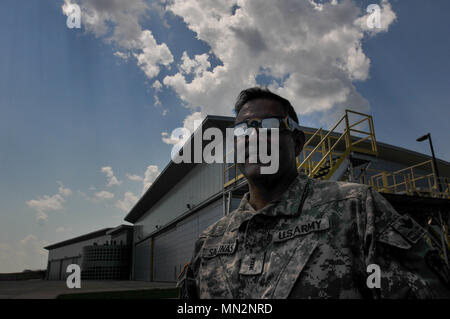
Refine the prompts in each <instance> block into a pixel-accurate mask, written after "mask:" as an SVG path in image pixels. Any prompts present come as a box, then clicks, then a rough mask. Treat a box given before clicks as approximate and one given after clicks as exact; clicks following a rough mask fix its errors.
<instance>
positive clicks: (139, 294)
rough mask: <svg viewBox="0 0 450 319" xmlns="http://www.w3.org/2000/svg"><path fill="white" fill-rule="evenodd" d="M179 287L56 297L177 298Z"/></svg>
mask: <svg viewBox="0 0 450 319" xmlns="http://www.w3.org/2000/svg"><path fill="white" fill-rule="evenodd" d="M178 293H179V288H167V289H143V290H125V291H103V292H88V293H79V294H63V295H59V296H58V297H56V299H166V298H178Z"/></svg>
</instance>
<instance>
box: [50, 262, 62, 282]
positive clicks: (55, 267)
mask: <svg viewBox="0 0 450 319" xmlns="http://www.w3.org/2000/svg"><path fill="white" fill-rule="evenodd" d="M49 268H50V269H49V271H48V280H59V279H60V278H59V273H60V270H61V260H60V259H58V260H53V261H50V262H49Z"/></svg>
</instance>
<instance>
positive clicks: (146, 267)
mask: <svg viewBox="0 0 450 319" xmlns="http://www.w3.org/2000/svg"><path fill="white" fill-rule="evenodd" d="M150 258H151V238H149V239H146V240H144V241H143V242H141V243H139V244H137V245H136V246H135V247H134V265H133V279H134V280H144V281H149V280H150Z"/></svg>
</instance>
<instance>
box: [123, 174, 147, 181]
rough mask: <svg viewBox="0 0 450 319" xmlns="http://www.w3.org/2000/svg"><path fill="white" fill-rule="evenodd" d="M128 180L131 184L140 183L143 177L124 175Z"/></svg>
mask: <svg viewBox="0 0 450 319" xmlns="http://www.w3.org/2000/svg"><path fill="white" fill-rule="evenodd" d="M126 175H127V177H128V179H129V180H130V181H133V182H142V181H143V180H144V178H143V177H141V176H139V175H135V174H126Z"/></svg>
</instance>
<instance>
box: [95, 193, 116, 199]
mask: <svg viewBox="0 0 450 319" xmlns="http://www.w3.org/2000/svg"><path fill="white" fill-rule="evenodd" d="M94 196H95V198H96V199H98V200H105V199H111V198H114V194H113V193H111V192H108V191H100V192H97V193H95V195H94Z"/></svg>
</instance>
